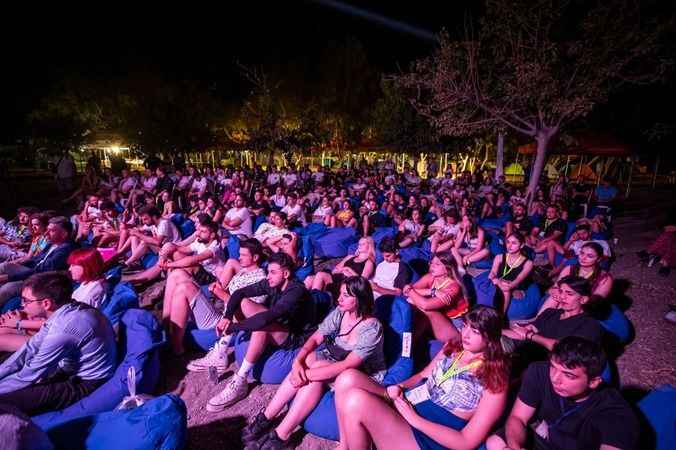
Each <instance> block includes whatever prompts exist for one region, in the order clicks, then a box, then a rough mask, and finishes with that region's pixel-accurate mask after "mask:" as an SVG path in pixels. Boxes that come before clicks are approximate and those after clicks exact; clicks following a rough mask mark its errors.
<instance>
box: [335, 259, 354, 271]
mask: <svg viewBox="0 0 676 450" xmlns="http://www.w3.org/2000/svg"><path fill="white" fill-rule="evenodd" d="M353 256H354V255H347V256H346V257H345V258H343V259H341V260H340V262H339V263H338V264H336V267H334V268H333V270H332V271H331V273H342V272H343V267H345V262H346V261H347V260H348V259H350V258H352V257H353Z"/></svg>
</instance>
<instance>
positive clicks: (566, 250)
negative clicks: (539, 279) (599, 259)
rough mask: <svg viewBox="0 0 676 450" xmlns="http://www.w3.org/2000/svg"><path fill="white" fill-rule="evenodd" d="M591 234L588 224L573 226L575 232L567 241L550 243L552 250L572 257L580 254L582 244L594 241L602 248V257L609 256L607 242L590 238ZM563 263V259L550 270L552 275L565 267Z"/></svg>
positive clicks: (566, 256) (565, 256)
mask: <svg viewBox="0 0 676 450" xmlns="http://www.w3.org/2000/svg"><path fill="white" fill-rule="evenodd" d="M591 235H592V233H591V227H590V226H589V225H588V224H586V223H583V224H580V225H578V226H577V227H575V232H574V233H573V234H572V235H571V236H570V239H568V241H567V242H566V243H565V244H563V246H562V245H561V244H559V243H558V242H556V241H553V242H552V244H551V245H552V247H553V248H554V250H555V251H556V252H557V253H559V254H561V255H563V257H564V258H573V257H577V256H580V250H581V249H582V246H584V245H585V244H587V243H588V242H596V243H597V244H599V245H600V246H601V248H602V249H603V256H604V258H609V257H610V256H611V251H610V246H609V245H608V242H607V241H603V240H600V239H594V240H592V239H591ZM565 263H566V261H565V259H564V260H563V261H561V263H560V264H559V265H558V266H557V267H555V268H554V270H553V271H552V275H557V274H559V273H560V272H561V271H562V270H563V268H564V267H565Z"/></svg>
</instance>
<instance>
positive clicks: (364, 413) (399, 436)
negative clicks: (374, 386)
mask: <svg viewBox="0 0 676 450" xmlns="http://www.w3.org/2000/svg"><path fill="white" fill-rule="evenodd" d="M338 415H339V416H343V419H344V423H345V436H346V440H347V446H348V448H349V449H350V450H367V449H368V448H370V446H371V443H372V442H373V443H374V444H375V446H376V448H396V449H399V450H408V449H411V450H414V449H418V444H417V442H416V440H415V438H414V437H413V431H412V428H411V426H410V425H409V424H408V423H407V422H406V421H405V420H404V418H403V417H401V415H399V413H398V412H397V411H396V410H395V409H393V408H392V407H390V406H389V405H388V404H387V403H385V401H384V400H383V399H382V397H377V396H375V395H373V394H372V393H370V392H368V391H365V390H363V389H359V388H355V389H350V391H348V392H347V394H346V395H345V399H344V401H342V402H341V406H340V407H339V408H338Z"/></svg>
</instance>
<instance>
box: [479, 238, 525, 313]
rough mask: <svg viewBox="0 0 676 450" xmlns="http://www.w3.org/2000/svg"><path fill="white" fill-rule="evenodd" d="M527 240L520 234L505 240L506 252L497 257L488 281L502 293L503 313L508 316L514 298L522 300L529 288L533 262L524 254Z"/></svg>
mask: <svg viewBox="0 0 676 450" xmlns="http://www.w3.org/2000/svg"><path fill="white" fill-rule="evenodd" d="M524 244H525V239H524V238H523V236H522V235H521V234H519V233H518V232H515V233H512V234H510V235H509V236H507V239H505V250H506V252H505V253H503V254H501V255H495V258H494V259H493V267H492V268H491V272H490V274H489V275H488V279H489V280H491V282H492V283H493V284H494V285H495V287H497V288H498V289H499V290H500V292H501V293H502V299H503V301H502V312H503V314H505V315H506V314H507V310H508V309H509V303H510V302H511V300H512V297H514V298H516V299H521V298H523V297H524V291H525V290H526V289H527V288H528V284H529V281H530V278H529V277H530V272H531V271H532V270H533V262H532V261H531V260H529V259H528V257H527V256H526V255H525V254H524V253H523V246H524Z"/></svg>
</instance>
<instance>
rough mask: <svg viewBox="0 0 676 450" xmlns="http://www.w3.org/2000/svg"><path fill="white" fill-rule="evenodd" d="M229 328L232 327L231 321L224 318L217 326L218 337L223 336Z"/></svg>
mask: <svg viewBox="0 0 676 450" xmlns="http://www.w3.org/2000/svg"><path fill="white" fill-rule="evenodd" d="M229 326H230V320H229V319H226V318H222V319H221V320H219V321H218V323H217V324H216V334H217V335H218V336H223V333H224V332H225V330H227V329H228V327H229Z"/></svg>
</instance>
